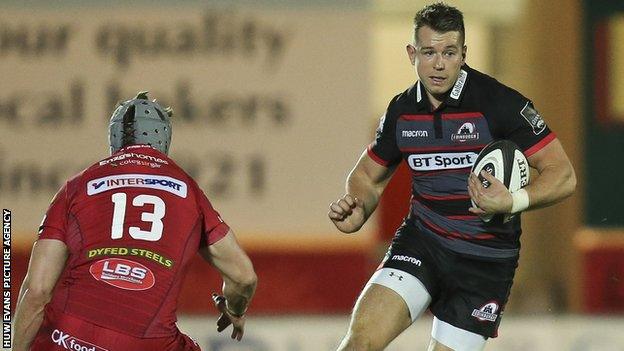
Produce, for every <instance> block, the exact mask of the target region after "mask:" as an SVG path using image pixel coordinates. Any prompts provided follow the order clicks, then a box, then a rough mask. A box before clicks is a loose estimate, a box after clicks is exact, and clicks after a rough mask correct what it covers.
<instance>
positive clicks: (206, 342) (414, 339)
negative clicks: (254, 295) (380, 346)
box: [178, 316, 624, 351]
mask: <svg viewBox="0 0 624 351" xmlns="http://www.w3.org/2000/svg"><path fill="white" fill-rule="evenodd" d="M215 320H216V316H215V317H209V318H183V319H181V320H180V322H179V323H178V324H179V326H180V328H181V329H182V330H184V331H185V332H186V333H187V334H189V335H191V336H192V337H193V338H194V339H195V340H196V341H197V342H198V343H199V344H200V346H201V347H202V349H203V350H205V351H332V350H335V349H336V347H337V346H338V344H339V343H340V340H341V339H342V337H343V335H344V333H345V332H346V327H347V325H348V318H346V317H343V316H335V317H315V316H306V317H275V318H255V317H250V318H249V320H248V323H247V325H246V331H245V337H244V339H243V341H242V342H241V343H234V342H232V341H231V340H230V339H229V334H228V331H227V330H226V331H225V332H223V333H224V334H218V333H217V332H216V331H215ZM293 326H296V328H295V327H293ZM622 330H624V318H613V319H603V318H591V317H579V316H557V317H552V316H549V317H545V316H535V317H518V316H512V317H505V318H503V321H502V324H501V328H500V329H499V337H498V338H495V339H490V341H489V342H488V345H487V346H486V350H487V351H529V350H530V351H622V350H624V334H622V332H621V331H622ZM430 332H431V319H430V318H429V317H423V318H422V320H418V321H416V322H415V323H414V324H413V325H412V326H411V327H410V328H409V329H408V330H407V331H406V332H404V333H403V334H401V335H400V336H399V337H398V338H397V339H396V340H395V341H394V342H392V344H390V346H389V347H388V348H387V350H388V351H406V350H424V349H425V348H426V345H428V342H429V338H430Z"/></svg>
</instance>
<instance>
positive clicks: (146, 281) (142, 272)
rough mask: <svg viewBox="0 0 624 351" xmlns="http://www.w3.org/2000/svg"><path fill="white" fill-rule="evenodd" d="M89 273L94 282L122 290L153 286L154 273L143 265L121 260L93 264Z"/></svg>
mask: <svg viewBox="0 0 624 351" xmlns="http://www.w3.org/2000/svg"><path fill="white" fill-rule="evenodd" d="M89 272H90V273H91V275H92V276H93V278H95V279H96V280H99V281H101V282H104V283H106V284H109V285H112V286H114V287H116V288H120V289H124V290H147V289H149V288H151V287H152V286H154V283H155V282H156V278H155V277H154V273H152V271H151V270H150V269H149V268H147V267H145V266H144V265H142V264H140V263H137V262H134V261H130V260H125V259H123V258H107V259H105V260H100V261H97V262H95V263H94V264H92V265H91V267H90V268H89Z"/></svg>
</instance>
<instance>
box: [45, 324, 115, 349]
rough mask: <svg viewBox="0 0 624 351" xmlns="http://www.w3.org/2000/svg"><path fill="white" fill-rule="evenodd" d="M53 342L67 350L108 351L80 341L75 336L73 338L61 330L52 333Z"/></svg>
mask: <svg viewBox="0 0 624 351" xmlns="http://www.w3.org/2000/svg"><path fill="white" fill-rule="evenodd" d="M52 342H53V343H55V344H57V345H58V346H61V347H62V348H64V349H65V350H74V351H108V350H107V349H103V348H101V347H99V346H96V345H93V344H91V343H89V342H86V341H84V340H80V339H78V338H77V337H75V336H71V335H69V334H67V333H64V332H62V331H61V330H58V329H54V331H53V332H52Z"/></svg>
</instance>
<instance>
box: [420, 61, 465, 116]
mask: <svg viewBox="0 0 624 351" xmlns="http://www.w3.org/2000/svg"><path fill="white" fill-rule="evenodd" d="M469 71H470V67H468V65H464V66H462V68H461V69H460V71H459V76H458V77H457V80H456V81H455V85H453V87H452V88H451V90H450V92H449V94H448V96H447V97H446V100H444V102H443V104H444V105H447V106H454V107H458V106H459V105H460V103H461V100H462V98H463V97H464V95H466V86H467V84H468V72H469ZM414 89H415V90H416V106H417V107H418V109H419V110H426V111H429V110H430V109H431V104H430V103H429V99H428V98H427V93H426V91H425V87H424V86H423V85H422V82H421V81H420V80H419V81H417V82H416V84H415V85H414Z"/></svg>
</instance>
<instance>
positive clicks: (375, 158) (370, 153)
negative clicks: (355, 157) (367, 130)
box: [366, 144, 390, 167]
mask: <svg viewBox="0 0 624 351" xmlns="http://www.w3.org/2000/svg"><path fill="white" fill-rule="evenodd" d="M366 151H367V153H368V156H369V157H370V158H372V159H373V161H375V162H377V163H379V164H380V165H382V166H384V167H388V164H389V163H390V162H388V161H386V160H384V159H383V158H381V157H379V155H377V154H376V153H375V151H373V144H369V145H368V147H367V148H366Z"/></svg>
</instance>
